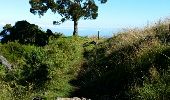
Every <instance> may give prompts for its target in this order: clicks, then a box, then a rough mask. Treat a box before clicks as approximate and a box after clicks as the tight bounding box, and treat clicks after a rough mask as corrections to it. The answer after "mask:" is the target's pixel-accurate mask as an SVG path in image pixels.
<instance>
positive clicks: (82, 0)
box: [29, 0, 107, 35]
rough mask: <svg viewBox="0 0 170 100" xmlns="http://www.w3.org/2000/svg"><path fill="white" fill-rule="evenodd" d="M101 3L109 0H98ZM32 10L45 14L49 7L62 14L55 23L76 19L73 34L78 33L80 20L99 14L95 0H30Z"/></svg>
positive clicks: (93, 17) (34, 12) (94, 17)
mask: <svg viewBox="0 0 170 100" xmlns="http://www.w3.org/2000/svg"><path fill="white" fill-rule="evenodd" d="M98 1H100V2H101V3H105V2H107V0H98ZM29 3H30V5H31V8H30V12H31V13H33V14H36V13H38V14H39V15H40V16H43V15H44V13H46V12H47V10H48V9H51V11H52V12H54V13H56V12H57V13H58V14H59V15H61V16H62V19H61V20H60V21H54V22H53V24H61V23H63V22H65V21H66V20H72V21H74V32H73V35H78V21H79V20H80V19H81V18H83V19H85V20H86V19H96V18H97V16H98V6H97V5H96V3H95V1H94V0H30V2H29Z"/></svg>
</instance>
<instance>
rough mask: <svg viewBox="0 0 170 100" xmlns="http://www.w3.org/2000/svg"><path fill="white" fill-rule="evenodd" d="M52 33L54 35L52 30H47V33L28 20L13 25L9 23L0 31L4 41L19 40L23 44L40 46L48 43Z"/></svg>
mask: <svg viewBox="0 0 170 100" xmlns="http://www.w3.org/2000/svg"><path fill="white" fill-rule="evenodd" d="M51 35H53V33H52V31H51V30H47V33H45V32H43V31H42V30H40V28H39V27H38V26H37V25H35V24H30V23H29V22H27V21H18V22H16V24H15V25H14V26H13V27H12V26H11V25H10V24H7V25H5V26H4V27H3V31H2V32H1V33H0V36H1V37H2V39H1V42H2V43H7V42H9V41H16V40H18V42H19V43H22V44H35V45H38V46H44V45H46V44H47V43H48V37H49V36H51Z"/></svg>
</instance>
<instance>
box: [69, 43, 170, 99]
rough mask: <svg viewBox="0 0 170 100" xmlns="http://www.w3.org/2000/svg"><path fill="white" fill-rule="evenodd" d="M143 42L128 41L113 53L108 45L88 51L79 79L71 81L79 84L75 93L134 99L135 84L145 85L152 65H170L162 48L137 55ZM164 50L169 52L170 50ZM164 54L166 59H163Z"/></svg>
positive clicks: (94, 97) (160, 66)
mask: <svg viewBox="0 0 170 100" xmlns="http://www.w3.org/2000/svg"><path fill="white" fill-rule="evenodd" d="M140 44H141V41H139V42H137V43H135V44H133V45H125V46H122V47H121V48H119V49H117V50H113V51H112V52H110V53H108V50H107V49H106V47H105V46H104V47H103V46H101V47H98V46H96V47H95V48H94V49H93V50H91V51H85V52H84V57H85V58H86V61H85V62H84V64H83V65H82V69H81V71H80V73H79V75H78V77H77V79H76V80H72V81H71V82H70V83H71V84H73V86H75V87H77V89H76V90H75V91H74V92H73V93H72V96H78V97H86V98H91V99H92V100H114V99H116V100H119V99H132V98H133V97H134V95H135V94H134V93H131V89H132V87H133V86H135V85H138V86H142V85H143V82H144V80H145V77H149V76H150V73H149V69H150V68H151V67H152V66H157V69H158V68H159V69H161V68H162V69H165V66H166V68H167V66H169V62H168V65H165V64H164V63H162V62H166V63H167V58H165V57H164V56H161V54H160V53H159V52H155V53H154V52H148V53H147V54H146V55H147V56H146V55H143V56H142V57H141V58H137V56H136V54H135V52H137V51H138V49H139V45H140ZM168 51H169V50H168ZM161 52H165V53H166V54H167V52H166V50H165V51H161ZM160 58H162V60H163V61H162V60H161V61H159V60H158V59H160ZM149 59H152V60H151V61H150V60H149ZM161 64H163V65H161Z"/></svg>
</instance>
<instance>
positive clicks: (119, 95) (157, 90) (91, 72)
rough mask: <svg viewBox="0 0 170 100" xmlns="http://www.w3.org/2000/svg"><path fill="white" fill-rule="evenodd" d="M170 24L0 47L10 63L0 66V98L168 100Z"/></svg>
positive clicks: (51, 37) (16, 41)
mask: <svg viewBox="0 0 170 100" xmlns="http://www.w3.org/2000/svg"><path fill="white" fill-rule="evenodd" d="M169 24H170V23H169V22H168V21H162V22H159V23H158V24H156V25H153V26H150V27H146V28H144V29H132V30H126V31H123V32H121V33H119V34H118V35H115V36H113V37H112V38H109V39H101V40H95V39H94V38H87V37H78V36H77V37H64V36H58V35H57V36H56V35H55V34H53V35H51V36H49V37H48V42H47V43H46V44H45V45H43V46H39V45H37V44H34V43H32V42H30V43H21V42H19V41H20V38H19V39H18V38H17V39H15V41H8V42H6V43H3V44H0V51H1V52H0V55H3V56H4V57H5V58H6V59H7V60H8V61H9V62H10V63H11V64H12V65H13V66H12V70H7V69H5V67H4V66H3V65H2V64H0V88H1V89H0V93H1V94H0V98H1V99H2V100H18V99H23V100H30V99H32V98H34V97H41V98H43V99H44V100H55V99H56V98H57V97H73V96H78V97H86V98H91V99H92V100H121V99H132V100H168V99H170V95H169V94H170V46H169V43H170V37H169V36H170V30H169ZM4 30H5V29H4ZM22 30H24V29H22ZM37 30H38V29H37ZM25 32H27V31H25ZM28 32H30V30H28ZM23 35H25V34H23Z"/></svg>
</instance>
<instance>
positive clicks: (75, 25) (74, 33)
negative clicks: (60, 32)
mask: <svg viewBox="0 0 170 100" xmlns="http://www.w3.org/2000/svg"><path fill="white" fill-rule="evenodd" d="M77 35H78V20H74V32H73V36H77Z"/></svg>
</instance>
